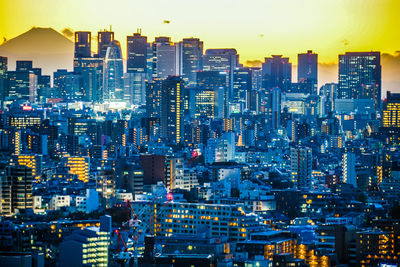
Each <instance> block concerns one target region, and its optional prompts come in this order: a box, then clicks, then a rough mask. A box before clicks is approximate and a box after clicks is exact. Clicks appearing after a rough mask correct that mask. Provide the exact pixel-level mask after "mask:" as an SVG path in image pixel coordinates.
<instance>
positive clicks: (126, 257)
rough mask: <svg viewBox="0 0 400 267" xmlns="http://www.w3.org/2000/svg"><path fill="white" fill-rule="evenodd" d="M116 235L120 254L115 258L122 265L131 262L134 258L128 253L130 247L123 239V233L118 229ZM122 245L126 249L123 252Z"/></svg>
mask: <svg viewBox="0 0 400 267" xmlns="http://www.w3.org/2000/svg"><path fill="white" fill-rule="evenodd" d="M115 234H116V235H117V240H118V246H117V251H118V253H117V254H116V255H114V258H115V259H116V260H117V261H119V262H121V263H124V262H126V261H129V259H131V258H132V252H129V251H128V247H127V245H126V243H125V241H124V238H123V237H122V235H121V232H120V231H119V230H118V229H117V230H115ZM121 243H122V245H123V247H124V249H123V251H121Z"/></svg>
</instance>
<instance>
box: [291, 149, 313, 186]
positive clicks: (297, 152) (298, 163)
mask: <svg viewBox="0 0 400 267" xmlns="http://www.w3.org/2000/svg"><path fill="white" fill-rule="evenodd" d="M290 167H291V178H292V182H293V183H295V184H296V185H297V189H311V186H312V181H311V174H312V154H311V149H309V148H291V149H290Z"/></svg>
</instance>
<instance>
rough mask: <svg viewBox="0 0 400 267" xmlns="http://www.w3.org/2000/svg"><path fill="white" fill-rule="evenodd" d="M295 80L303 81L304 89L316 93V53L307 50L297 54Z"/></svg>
mask: <svg viewBox="0 0 400 267" xmlns="http://www.w3.org/2000/svg"><path fill="white" fill-rule="evenodd" d="M297 82H298V83H304V84H305V86H306V91H308V92H309V93H310V94H317V89H318V54H315V53H313V52H312V50H308V51H307V53H304V54H298V55H297Z"/></svg>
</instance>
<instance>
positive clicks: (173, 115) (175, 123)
mask: <svg viewBox="0 0 400 267" xmlns="http://www.w3.org/2000/svg"><path fill="white" fill-rule="evenodd" d="M183 90H184V87H183V80H182V79H181V78H180V77H178V76H169V77H168V78H167V79H166V80H165V81H163V84H162V91H161V119H160V126H161V135H162V136H163V137H164V138H165V139H166V140H167V141H168V142H173V143H177V144H178V143H180V142H181V139H182V137H183Z"/></svg>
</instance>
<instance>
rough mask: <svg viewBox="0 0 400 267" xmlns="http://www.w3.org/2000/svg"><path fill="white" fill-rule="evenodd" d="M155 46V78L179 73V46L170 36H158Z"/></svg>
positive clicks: (153, 45) (153, 46)
mask: <svg viewBox="0 0 400 267" xmlns="http://www.w3.org/2000/svg"><path fill="white" fill-rule="evenodd" d="M152 48H153V78H166V77H167V76H169V75H177V74H179V73H178V70H179V65H178V64H179V62H178V59H179V58H178V51H177V50H178V46H176V45H174V43H172V42H171V38H170V37H156V38H155V41H154V43H153V44H152Z"/></svg>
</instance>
